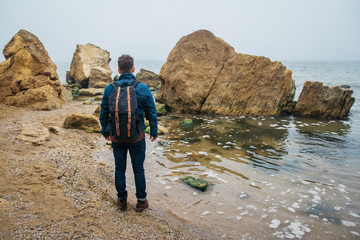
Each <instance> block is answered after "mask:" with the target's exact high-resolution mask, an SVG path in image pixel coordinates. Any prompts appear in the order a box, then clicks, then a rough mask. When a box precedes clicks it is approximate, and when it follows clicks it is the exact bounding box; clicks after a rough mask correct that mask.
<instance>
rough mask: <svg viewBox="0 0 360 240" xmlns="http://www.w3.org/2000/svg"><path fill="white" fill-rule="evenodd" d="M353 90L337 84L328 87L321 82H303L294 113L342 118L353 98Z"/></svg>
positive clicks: (353, 100)
mask: <svg viewBox="0 0 360 240" xmlns="http://www.w3.org/2000/svg"><path fill="white" fill-rule="evenodd" d="M352 94H353V91H352V90H349V89H345V88H341V87H339V86H335V87H328V86H324V85H323V84H322V83H321V82H309V81H307V82H305V83H304V87H303V90H302V92H301V94H300V96H299V100H298V102H297V104H296V106H295V109H294V112H293V114H294V115H298V116H306V117H316V118H322V119H344V118H345V117H346V116H347V115H348V113H349V111H350V108H351V106H352V105H353V103H354V102H355V98H353V97H352Z"/></svg>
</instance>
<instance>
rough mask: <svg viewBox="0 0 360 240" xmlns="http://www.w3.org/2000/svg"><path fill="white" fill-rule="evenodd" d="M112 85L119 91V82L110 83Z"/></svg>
mask: <svg viewBox="0 0 360 240" xmlns="http://www.w3.org/2000/svg"><path fill="white" fill-rule="evenodd" d="M110 85H111V86H112V87H113V88H114V89H117V88H118V87H119V84H118V83H117V82H112V83H110Z"/></svg>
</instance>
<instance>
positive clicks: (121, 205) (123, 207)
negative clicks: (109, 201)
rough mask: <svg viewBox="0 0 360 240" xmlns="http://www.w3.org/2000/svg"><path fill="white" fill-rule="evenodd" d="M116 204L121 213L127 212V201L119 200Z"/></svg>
mask: <svg viewBox="0 0 360 240" xmlns="http://www.w3.org/2000/svg"><path fill="white" fill-rule="evenodd" d="M116 204H117V205H118V207H119V208H120V210H121V211H125V210H126V208H127V199H126V198H124V199H119V198H118V199H117V201H116Z"/></svg>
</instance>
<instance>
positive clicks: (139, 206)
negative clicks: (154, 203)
mask: <svg viewBox="0 0 360 240" xmlns="http://www.w3.org/2000/svg"><path fill="white" fill-rule="evenodd" d="M148 207H149V203H148V200H147V199H145V201H140V200H138V202H137V204H136V208H135V211H137V212H142V211H143V210H144V209H146V208H148Z"/></svg>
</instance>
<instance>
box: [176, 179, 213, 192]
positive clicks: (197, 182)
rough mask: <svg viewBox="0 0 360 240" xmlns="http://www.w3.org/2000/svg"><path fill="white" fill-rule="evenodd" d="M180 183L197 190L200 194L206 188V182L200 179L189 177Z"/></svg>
mask: <svg viewBox="0 0 360 240" xmlns="http://www.w3.org/2000/svg"><path fill="white" fill-rule="evenodd" d="M181 181H182V182H184V183H186V184H188V185H189V186H191V187H193V188H195V189H198V190H200V191H202V192H204V191H205V190H206V189H207V188H208V185H209V184H208V182H207V181H205V180H203V179H201V178H194V177H191V176H188V177H185V178H183V179H181Z"/></svg>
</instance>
